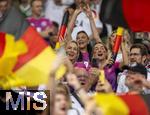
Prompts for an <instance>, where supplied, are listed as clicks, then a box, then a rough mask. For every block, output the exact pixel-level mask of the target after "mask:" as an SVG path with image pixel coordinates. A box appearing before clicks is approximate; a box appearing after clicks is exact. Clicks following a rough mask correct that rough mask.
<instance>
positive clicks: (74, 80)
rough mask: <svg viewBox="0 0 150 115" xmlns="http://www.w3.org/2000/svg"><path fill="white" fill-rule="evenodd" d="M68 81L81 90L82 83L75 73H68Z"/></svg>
mask: <svg viewBox="0 0 150 115" xmlns="http://www.w3.org/2000/svg"><path fill="white" fill-rule="evenodd" d="M67 83H68V84H69V85H70V86H72V87H73V88H74V89H75V90H79V89H80V88H81V85H80V83H79V81H78V79H77V76H76V75H75V74H71V73H70V74H68V75H67Z"/></svg>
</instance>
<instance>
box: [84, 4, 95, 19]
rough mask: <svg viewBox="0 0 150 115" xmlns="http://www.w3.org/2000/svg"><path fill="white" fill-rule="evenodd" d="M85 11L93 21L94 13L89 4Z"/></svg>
mask: <svg viewBox="0 0 150 115" xmlns="http://www.w3.org/2000/svg"><path fill="white" fill-rule="evenodd" d="M85 11H86V15H87V17H88V18H89V19H92V18H93V15H92V11H91V9H90V6H89V5H88V4H87V7H86V9H85Z"/></svg>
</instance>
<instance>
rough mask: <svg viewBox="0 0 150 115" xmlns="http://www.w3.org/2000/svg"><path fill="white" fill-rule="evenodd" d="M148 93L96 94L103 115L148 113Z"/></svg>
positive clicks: (143, 114) (149, 100)
mask: <svg viewBox="0 0 150 115" xmlns="http://www.w3.org/2000/svg"><path fill="white" fill-rule="evenodd" d="M149 98H150V95H120V96H116V95H115V94H96V95H95V97H94V99H95V101H96V104H97V106H100V108H101V110H102V112H103V113H104V115H150V99H149Z"/></svg>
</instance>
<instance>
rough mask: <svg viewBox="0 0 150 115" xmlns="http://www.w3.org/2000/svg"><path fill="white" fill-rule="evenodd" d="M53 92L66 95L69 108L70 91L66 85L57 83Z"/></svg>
mask: <svg viewBox="0 0 150 115" xmlns="http://www.w3.org/2000/svg"><path fill="white" fill-rule="evenodd" d="M55 94H56V95H57V94H62V95H64V96H65V97H66V99H67V102H68V105H69V108H71V99H70V92H69V89H68V86H67V85H65V84H63V83H58V84H57V85H56V90H55Z"/></svg>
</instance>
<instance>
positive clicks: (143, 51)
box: [130, 43, 148, 56]
mask: <svg viewBox="0 0 150 115" xmlns="http://www.w3.org/2000/svg"><path fill="white" fill-rule="evenodd" d="M134 48H138V49H140V53H141V55H142V56H144V55H148V51H147V48H146V47H145V46H144V44H140V43H136V44H133V45H132V46H131V48H130V51H131V50H132V49H134Z"/></svg>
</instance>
